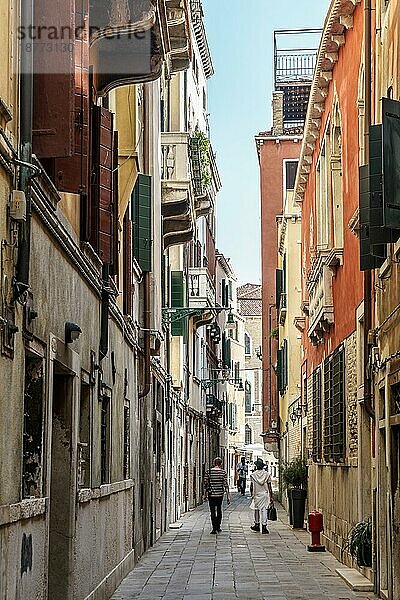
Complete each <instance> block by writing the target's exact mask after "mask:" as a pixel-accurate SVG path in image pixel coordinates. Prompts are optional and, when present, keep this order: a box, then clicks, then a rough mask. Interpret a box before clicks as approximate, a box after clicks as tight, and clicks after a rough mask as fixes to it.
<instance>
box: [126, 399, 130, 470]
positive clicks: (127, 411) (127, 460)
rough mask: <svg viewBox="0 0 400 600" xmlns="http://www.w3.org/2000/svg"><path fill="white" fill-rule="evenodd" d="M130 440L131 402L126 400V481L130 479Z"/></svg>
mask: <svg viewBox="0 0 400 600" xmlns="http://www.w3.org/2000/svg"><path fill="white" fill-rule="evenodd" d="M130 439H131V425H130V403H129V400H125V405H124V479H129V477H130V474H131V473H130V471H131V469H130V460H131V452H130Z"/></svg>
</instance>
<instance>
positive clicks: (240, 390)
mask: <svg viewBox="0 0 400 600" xmlns="http://www.w3.org/2000/svg"><path fill="white" fill-rule="evenodd" d="M237 384H238V385H237V391H238V392H244V387H243V379H239V380H238V382H237Z"/></svg>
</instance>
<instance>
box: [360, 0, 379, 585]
mask: <svg viewBox="0 0 400 600" xmlns="http://www.w3.org/2000/svg"><path fill="white" fill-rule="evenodd" d="M371 4H372V2H371V0H364V84H365V94H364V96H365V133H364V140H365V142H364V147H365V163H366V164H368V163H369V127H370V125H371V124H372V106H371V104H372V102H371V94H372V91H371V86H372V58H371V53H372V51H371V42H372V6H371ZM372 282H373V273H372V271H364V382H363V383H364V407H365V410H366V412H367V414H368V416H369V417H370V419H371V420H372V421H374V420H375V408H374V402H373V388H372V381H371V374H370V373H371V372H370V339H369V337H370V336H369V333H370V331H371V330H372V323H373V314H372V310H373V295H372ZM377 502H378V498H377V490H376V489H374V490H372V515H373V525H374V527H373V557H372V569H373V575H374V592H375V594H377V593H378V588H379V587H380V585H379V581H378V560H377V542H378V539H377Z"/></svg>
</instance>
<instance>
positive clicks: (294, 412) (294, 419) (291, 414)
mask: <svg viewBox="0 0 400 600" xmlns="http://www.w3.org/2000/svg"><path fill="white" fill-rule="evenodd" d="M289 416H290V420H291V421H292V423H293V426H294V424H295V423H296V421H297V412H296V410H295V409H293V410H292V412H291V413H290V415H289Z"/></svg>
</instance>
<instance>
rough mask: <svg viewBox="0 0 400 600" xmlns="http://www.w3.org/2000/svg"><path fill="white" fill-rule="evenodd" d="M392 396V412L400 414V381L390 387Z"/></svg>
mask: <svg viewBox="0 0 400 600" xmlns="http://www.w3.org/2000/svg"><path fill="white" fill-rule="evenodd" d="M390 396H391V404H392V405H391V410H390V412H391V414H392V415H399V414H400V383H395V384H394V385H392V386H391V387H390Z"/></svg>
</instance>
